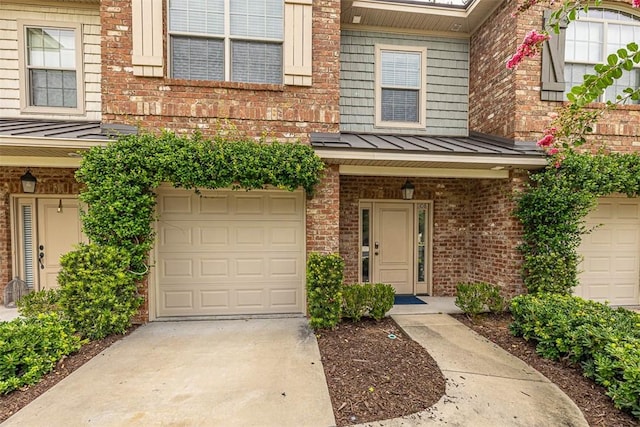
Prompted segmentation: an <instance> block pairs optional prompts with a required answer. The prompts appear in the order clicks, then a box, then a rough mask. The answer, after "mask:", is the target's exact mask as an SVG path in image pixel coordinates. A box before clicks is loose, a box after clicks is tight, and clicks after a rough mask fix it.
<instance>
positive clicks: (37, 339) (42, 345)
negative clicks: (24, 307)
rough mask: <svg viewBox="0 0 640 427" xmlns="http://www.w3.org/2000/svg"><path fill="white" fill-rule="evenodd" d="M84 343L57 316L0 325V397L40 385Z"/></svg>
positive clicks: (48, 315) (44, 316)
mask: <svg viewBox="0 0 640 427" xmlns="http://www.w3.org/2000/svg"><path fill="white" fill-rule="evenodd" d="M82 343H83V341H82V340H81V339H80V337H79V336H77V335H76V334H75V333H74V329H73V327H72V326H71V324H70V323H69V322H67V321H64V320H61V319H60V317H59V316H58V315H57V314H56V313H49V314H40V315H38V316H34V317H29V318H26V319H23V318H18V319H15V320H12V321H10V322H0V394H7V393H9V392H10V391H13V390H16V389H18V388H20V387H23V386H26V385H31V384H35V383H37V382H38V381H40V379H41V378H42V376H43V375H44V374H46V373H47V372H49V371H51V370H52V369H53V368H54V367H55V365H56V363H57V362H58V360H60V359H61V358H62V357H63V356H65V355H68V354H71V353H73V352H75V351H77V350H78V349H79V348H80V347H81V345H82Z"/></svg>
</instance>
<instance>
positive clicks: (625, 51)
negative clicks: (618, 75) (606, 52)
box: [617, 48, 629, 59]
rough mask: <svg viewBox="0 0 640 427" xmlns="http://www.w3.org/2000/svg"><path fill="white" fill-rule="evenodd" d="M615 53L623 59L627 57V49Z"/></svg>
mask: <svg viewBox="0 0 640 427" xmlns="http://www.w3.org/2000/svg"><path fill="white" fill-rule="evenodd" d="M617 53H618V56H619V57H620V58H623V59H624V58H626V57H627V56H629V55H628V53H627V49H623V48H620V49H618V50H617Z"/></svg>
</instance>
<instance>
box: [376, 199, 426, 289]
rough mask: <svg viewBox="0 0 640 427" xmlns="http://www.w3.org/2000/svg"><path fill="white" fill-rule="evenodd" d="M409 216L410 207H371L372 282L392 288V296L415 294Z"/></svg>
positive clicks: (411, 220)
mask: <svg viewBox="0 0 640 427" xmlns="http://www.w3.org/2000/svg"><path fill="white" fill-rule="evenodd" d="M413 213H414V205H413V204H408V203H393V202H384V203H374V204H373V218H372V219H373V235H372V242H371V243H372V245H371V247H370V254H371V255H370V256H371V257H372V266H373V277H372V281H373V282H374V283H388V284H390V285H392V286H393V287H394V289H395V291H396V294H415V289H414V283H415V279H414V270H415V265H414V251H413V247H414V241H413V235H414V218H413Z"/></svg>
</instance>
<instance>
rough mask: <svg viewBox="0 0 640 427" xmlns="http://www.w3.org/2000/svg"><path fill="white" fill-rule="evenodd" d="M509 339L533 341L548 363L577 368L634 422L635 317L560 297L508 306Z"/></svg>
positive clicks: (522, 299) (639, 377) (638, 338)
mask: <svg viewBox="0 0 640 427" xmlns="http://www.w3.org/2000/svg"><path fill="white" fill-rule="evenodd" d="M511 312H512V314H513V317H514V323H513V324H512V325H511V331H512V333H513V334H514V335H517V336H522V337H524V338H525V339H527V340H529V339H531V340H534V341H536V342H537V345H536V351H537V352H538V353H539V354H541V355H542V356H543V357H546V358H549V359H560V358H562V359H566V360H569V361H571V362H573V363H576V364H580V365H581V366H582V368H583V370H584V374H585V375H586V376H588V377H590V378H593V379H594V380H595V381H596V382H597V383H598V384H601V385H602V386H604V387H605V388H606V389H607V394H608V395H609V396H610V397H611V398H612V399H613V402H614V404H615V406H616V407H617V408H620V409H623V410H626V411H628V412H631V413H632V414H633V415H634V416H635V417H636V418H640V314H638V313H635V312H632V311H629V310H627V309H624V308H617V309H613V308H611V307H609V306H608V305H605V304H601V303H597V302H594V301H587V300H584V299H582V298H578V297H573V296H569V295H561V294H540V295H520V296H517V297H515V298H514V299H513V300H512V301H511Z"/></svg>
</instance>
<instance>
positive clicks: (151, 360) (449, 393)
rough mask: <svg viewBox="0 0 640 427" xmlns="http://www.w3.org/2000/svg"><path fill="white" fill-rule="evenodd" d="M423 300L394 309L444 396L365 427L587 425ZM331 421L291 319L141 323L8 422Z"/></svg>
mask: <svg viewBox="0 0 640 427" xmlns="http://www.w3.org/2000/svg"><path fill="white" fill-rule="evenodd" d="M427 300H428V304H426V305H410V306H409V305H406V306H395V307H394V308H393V309H392V312H391V313H392V317H393V318H394V320H395V321H396V322H397V323H398V324H399V325H400V327H401V328H402V329H403V330H404V331H405V332H406V333H407V334H408V335H409V336H410V337H411V338H413V339H414V340H415V341H417V342H418V343H420V344H421V345H422V346H423V347H425V348H426V349H427V350H428V351H429V353H430V354H431V356H433V358H434V359H435V360H436V362H437V363H438V366H439V367H440V369H441V370H442V372H443V374H444V376H445V378H446V380H447V388H446V395H445V396H444V397H443V398H442V399H441V400H440V401H439V402H438V403H437V404H436V405H434V406H433V407H431V408H429V409H428V410H426V411H424V412H420V413H417V414H413V415H409V416H406V417H402V418H396V419H392V420H386V421H377V422H372V423H366V424H361V425H360V426H368V427H374V426H376V427H400V426H402V427H411V426H449V427H451V426H460V427H475V426H478V427H485V426H497V427H500V426H505V427H506V426H514V427H517V426H523V427H524V426H527V427H528V426H575V427H578V426H587V423H586V421H585V419H584V417H583V416H582V413H581V412H580V410H579V409H578V408H577V407H576V406H575V404H574V403H573V402H572V401H571V400H570V399H569V398H568V397H567V396H566V395H565V394H564V393H562V391H561V390H560V389H558V388H557V387H556V386H555V385H554V384H553V383H551V382H550V381H549V380H548V379H546V378H545V377H543V376H542V375H541V374H539V373H538V372H537V371H535V370H534V369H533V368H531V367H529V366H528V365H526V364H525V363H524V362H522V361H521V360H520V359H518V358H516V357H514V356H512V355H511V354H509V353H507V352H506V351H504V350H502V349H501V348H499V347H498V346H496V345H495V344H493V343H491V342H489V341H487V340H486V339H484V338H482V337H480V336H479V335H477V334H476V333H475V332H473V331H471V330H470V329H468V328H467V327H466V326H465V325H463V324H462V323H460V322H458V321H457V320H455V319H454V318H452V317H451V316H448V315H446V314H442V313H444V312H456V311H457V308H456V307H455V305H453V299H452V298H442V299H431V298H427ZM0 314H2V313H0ZM5 314H9V313H5ZM10 314H13V313H10ZM334 424H335V420H334V418H333V412H332V407H331V402H330V399H329V394H328V390H327V386H326V381H325V377H324V372H323V369H322V365H321V363H320V354H319V351H318V346H317V341H316V339H315V336H314V335H313V333H311V331H310V330H309V329H308V326H307V322H306V320H305V319H302V318H293V319H291V318H290V319H252V320H218V321H188V322H187V321H185V322H154V323H151V324H148V325H145V326H142V327H140V328H138V329H137V330H136V331H134V332H133V333H132V334H131V335H130V336H128V337H125V338H124V339H122V340H121V341H118V342H117V343H115V344H114V345H112V346H111V347H110V348H108V349H107V350H105V351H104V352H103V353H101V354H100V355H98V356H96V357H95V358H93V359H92V360H91V361H89V362H88V363H87V364H85V365H84V366H82V367H81V368H80V369H78V370H77V371H76V372H74V373H73V374H72V375H70V376H69V377H67V378H66V379H64V380H63V381H61V382H60V383H59V384H58V385H56V386H55V387H53V388H52V389H50V390H49V391H48V392H46V393H44V394H43V395H42V396H40V397H39V398H38V399H37V400H35V401H34V402H32V403H31V404H29V405H28V406H26V407H25V408H24V409H22V410H21V411H19V412H18V413H17V414H15V415H14V416H13V417H11V418H9V419H8V420H7V421H6V422H5V423H3V424H2V426H3V427H5V426H6V427H8V426H28V427H31V426H34V427H37V426H86V425H96V426H125V425H126V426H225V427H226V426H229V427H233V426H243V427H245V426H247V427H251V426H265V427H268V426H278V427H280V426H282V427H286V426H296V427H298V426H301V427H307V426H308V427H328V426H333V425H334Z"/></svg>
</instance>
